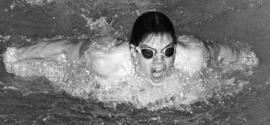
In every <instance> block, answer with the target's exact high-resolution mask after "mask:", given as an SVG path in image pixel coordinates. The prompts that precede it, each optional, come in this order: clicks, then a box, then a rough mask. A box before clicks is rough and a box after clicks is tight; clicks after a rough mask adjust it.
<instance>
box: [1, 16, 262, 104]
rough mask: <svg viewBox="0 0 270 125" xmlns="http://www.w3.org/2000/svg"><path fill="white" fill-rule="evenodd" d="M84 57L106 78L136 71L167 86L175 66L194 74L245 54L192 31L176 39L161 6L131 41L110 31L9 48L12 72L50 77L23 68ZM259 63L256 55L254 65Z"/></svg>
mask: <svg viewBox="0 0 270 125" xmlns="http://www.w3.org/2000/svg"><path fill="white" fill-rule="evenodd" d="M82 58H84V60H86V65H87V67H86V68H89V69H90V70H91V71H90V72H93V73H94V74H96V75H97V76H99V78H102V79H103V80H108V81H121V79H123V77H126V76H131V74H136V75H137V76H139V77H142V78H144V79H147V80H148V81H149V86H152V87H157V86H162V85H164V84H165V83H166V82H167V78H169V77H170V76H171V75H172V72H173V71H174V70H178V71H180V72H183V73H186V74H189V75H191V76H192V75H193V74H195V73H197V72H201V71H202V70H204V69H205V68H207V67H213V66H220V67H227V66H228V65H234V64H236V65H238V64H240V63H241V61H242V60H243V59H242V58H244V57H243V55H242V53H241V51H240V50H239V48H237V47H236V46H234V45H229V44H219V43H214V42H204V41H201V40H199V39H196V38H195V37H193V36H190V35H182V36H179V37H178V38H177V37H176V33H175V29H174V26H173V24H172V22H171V21H170V19H169V18H168V17H167V16H165V15H164V14H162V13H160V12H156V11H150V12H146V13H144V14H142V15H141V16H139V17H138V18H137V19H136V21H135V23H134V25H133V28H132V32H131V37H130V42H129V43H128V42H119V41H118V40H117V39H116V38H113V37H111V36H106V37H98V38H96V39H94V40H93V41H92V42H89V41H77V42H72V41H68V40H62V41H57V42H52V41H50V42H46V41H45V42H39V43H38V44H35V45H32V46H27V47H22V48H8V50H7V51H6V52H5V53H4V62H5V66H6V69H7V72H10V73H14V74H15V75H19V76H31V75H37V74H39V73H37V72H40V71H42V72H48V73H44V74H43V75H45V76H46V77H47V78H48V79H50V80H52V79H54V77H55V76H52V73H50V72H51V71H50V72H49V71H47V70H49V69H50V67H45V68H44V67H43V68H42V67H41V66H37V67H36V68H41V69H40V70H38V71H33V73H29V72H30V69H29V68H35V67H33V66H29V67H28V68H22V67H23V66H22V64H21V67H20V63H23V62H25V61H29V60H43V61H52V62H56V63H58V64H59V63H60V64H61V63H63V64H68V63H71V62H74V61H80V60H82ZM257 63H258V61H256V58H255V61H254V63H253V64H254V65H256V64H257ZM16 64H18V65H16ZM46 66H48V65H47V64H46ZM24 69H26V70H24ZM231 69H234V68H233V67H232V68H231ZM26 72H28V73H26ZM64 72H68V71H64ZM87 72H88V71H87ZM52 81H53V80H52ZM56 81H57V80H56ZM178 83H179V82H178ZM64 84H65V83H64ZM104 86H109V85H104ZM106 90H107V88H106ZM122 95H123V94H119V96H122ZM135 95H136V94H135ZM130 98H132V97H130ZM150 98H151V97H150ZM123 100H124V99H123ZM127 100H128V99H127Z"/></svg>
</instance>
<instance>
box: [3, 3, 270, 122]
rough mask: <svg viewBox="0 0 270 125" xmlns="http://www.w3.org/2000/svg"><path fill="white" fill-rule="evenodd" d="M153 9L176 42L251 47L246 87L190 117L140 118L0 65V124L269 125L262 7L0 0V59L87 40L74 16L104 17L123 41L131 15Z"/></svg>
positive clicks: (269, 79) (269, 77)
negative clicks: (187, 38)
mask: <svg viewBox="0 0 270 125" xmlns="http://www.w3.org/2000/svg"><path fill="white" fill-rule="evenodd" d="M153 9H155V10H159V11H162V12H164V13H165V14H166V15H168V16H169V17H170V18H171V19H172V20H173V23H174V25H175V27H176V30H177V34H178V35H180V34H182V33H185V34H193V35H195V36H197V37H198V38H200V39H202V40H213V41H219V42H227V41H230V40H239V41H241V42H245V43H248V44H250V45H252V47H253V50H254V51H255V52H256V53H257V55H258V57H259V59H260V64H259V66H258V67H256V68H255V69H254V74H253V75H252V76H251V77H250V78H248V80H249V82H250V84H249V85H247V86H245V87H244V89H243V90H242V91H241V92H240V93H238V94H236V95H228V96H226V97H222V98H221V99H220V98H219V99H217V98H215V97H214V98H213V99H210V100H209V102H208V103H206V102H198V103H195V104H192V106H191V108H192V112H185V111H177V110H174V109H163V110H159V111H147V110H146V109H134V108H133V107H131V106H129V105H118V106H117V107H116V108H110V107H108V106H106V104H102V103H99V102H96V101H93V100H85V99H80V98H76V97H72V96H69V95H68V94H65V93H64V92H61V91H56V90H54V89H53V87H52V86H51V85H50V82H49V81H48V80H46V79H45V78H34V79H32V78H31V79H25V78H18V77H15V76H13V75H12V74H8V73H6V71H5V69H4V66H3V62H2V61H1V62H0V74H1V75H0V105H1V106H0V124H3V125H8V124H11V125H13V124H17V125H31V124H33V125H35V124H36V125H43V124H45V125H47V124H48V125H52V124H63V125H64V124H65V125H66V124H72V125H74V124H76V125H77V124H82V125H83V124H179V125H269V124H270V107H269V106H270V71H269V69H270V58H269V57H270V50H269V49H268V48H270V43H269V41H270V33H269V32H270V21H269V20H270V16H269V12H270V4H269V2H268V1H266V0H224V1H222V0H200V1H199V0H168V1H165V0H155V1H146V0H145V1H144V0H118V1H106V0H98V1H96V0H58V1H52V2H50V0H48V2H45V1H43V3H42V2H41V3H39V2H38V0H37V1H36V2H32V1H31V0H0V15H1V16H0V34H1V38H0V40H1V41H0V52H1V53H2V52H3V51H5V48H6V47H8V46H24V45H29V44H34V43H35V42H36V40H37V39H43V38H54V37H57V38H71V39H79V38H88V37H91V35H93V34H95V31H92V30H90V28H89V27H87V26H86V24H87V20H85V18H84V17H83V16H82V15H85V16H87V17H92V18H93V19H98V18H100V17H102V16H103V17H106V20H107V21H108V22H109V23H111V25H112V26H113V28H115V31H119V32H117V33H116V35H117V36H119V37H122V38H123V39H127V36H129V33H130V32H129V31H130V29H131V26H132V25H131V24H132V23H133V22H134V20H135V19H136V17H137V16H138V14H139V13H142V12H144V11H147V10H153ZM1 59H2V57H1Z"/></svg>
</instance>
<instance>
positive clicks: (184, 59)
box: [175, 35, 209, 74]
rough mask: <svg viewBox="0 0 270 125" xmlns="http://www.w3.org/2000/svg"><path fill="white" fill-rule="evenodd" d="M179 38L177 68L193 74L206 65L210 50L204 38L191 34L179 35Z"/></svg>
mask: <svg viewBox="0 0 270 125" xmlns="http://www.w3.org/2000/svg"><path fill="white" fill-rule="evenodd" d="M177 40H178V43H177V44H178V45H177V48H176V56H175V57H176V58H175V67H176V68H178V69H180V70H182V71H185V72H188V73H191V74H192V73H195V72H198V71H200V70H201V69H202V68H204V67H206V64H207V60H208V56H209V52H208V51H207V48H206V47H205V45H204V42H203V41H202V40H200V39H197V38H195V37H194V36H190V35H183V36H179V37H178V39H177Z"/></svg>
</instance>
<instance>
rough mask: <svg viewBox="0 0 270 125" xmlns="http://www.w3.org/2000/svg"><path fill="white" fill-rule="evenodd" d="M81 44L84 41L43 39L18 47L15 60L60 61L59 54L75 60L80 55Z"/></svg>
mask: <svg viewBox="0 0 270 125" xmlns="http://www.w3.org/2000/svg"><path fill="white" fill-rule="evenodd" d="M83 45H85V41H80V42H73V41H68V40H61V41H53V42H51V41H44V42H39V43H37V44H35V45H31V46H26V47H22V48H18V49H17V53H16V57H17V61H23V60H29V59H45V60H51V61H60V58H61V57H60V56H62V55H64V56H65V58H66V59H68V60H76V59H79V58H80V56H81V49H82V48H83Z"/></svg>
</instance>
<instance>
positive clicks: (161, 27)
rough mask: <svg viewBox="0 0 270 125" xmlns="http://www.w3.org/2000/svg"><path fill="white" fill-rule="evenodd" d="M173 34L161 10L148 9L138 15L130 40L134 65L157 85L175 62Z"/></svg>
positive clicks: (174, 38)
mask: <svg viewBox="0 0 270 125" xmlns="http://www.w3.org/2000/svg"><path fill="white" fill-rule="evenodd" d="M175 48H176V36H175V30H174V27H173V24H172V22H171V21H170V20H169V18H168V17H167V16H165V15H164V14H162V13H160V12H147V13H144V14H142V15H141V16H139V17H138V19H137V20H136V21H135V23H134V25H133V29H132V34H131V39H130V49H131V54H132V57H133V59H134V62H135V64H136V65H135V66H136V68H137V69H139V72H140V73H142V75H144V76H146V77H147V78H149V79H150V80H151V83H152V84H153V85H159V84H160V83H162V82H163V81H164V79H165V78H166V76H168V75H169V74H170V73H169V72H170V70H171V69H172V67H173V65H174V60H175V50H176V49H175Z"/></svg>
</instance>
